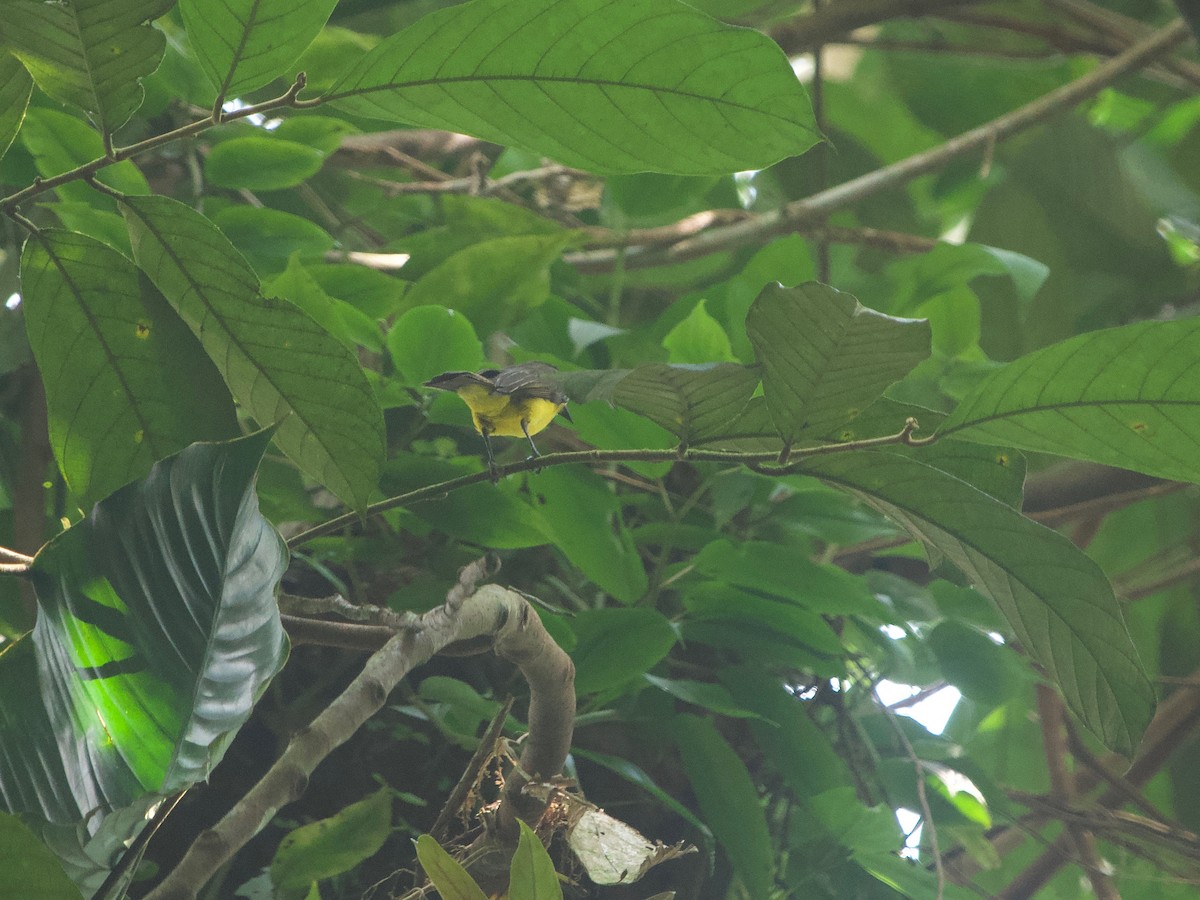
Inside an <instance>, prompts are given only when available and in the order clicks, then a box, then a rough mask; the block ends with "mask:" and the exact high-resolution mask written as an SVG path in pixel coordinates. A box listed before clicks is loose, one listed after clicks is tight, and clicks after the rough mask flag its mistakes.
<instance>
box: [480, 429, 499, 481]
mask: <svg viewBox="0 0 1200 900" xmlns="http://www.w3.org/2000/svg"><path fill="white" fill-rule="evenodd" d="M479 433H480V434H481V435H482V436H483V449H484V450H486V451H487V462H488V475H489V476H490V477H491V479H492V484H496V483H498V482H499V481H500V472H499V471H497V469H496V457H495V456H493V455H492V439H491V436H490V434H491V433H490V432H488V431H486V430H484V431H480V432H479Z"/></svg>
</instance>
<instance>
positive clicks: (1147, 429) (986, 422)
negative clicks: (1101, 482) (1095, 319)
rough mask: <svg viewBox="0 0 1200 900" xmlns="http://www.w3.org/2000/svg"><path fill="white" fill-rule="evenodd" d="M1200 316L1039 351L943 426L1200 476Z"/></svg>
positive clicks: (1168, 473)
mask: <svg viewBox="0 0 1200 900" xmlns="http://www.w3.org/2000/svg"><path fill="white" fill-rule="evenodd" d="M1197 360H1200V320H1197V319H1185V320H1181V321H1176V322H1141V323H1138V324H1136V325H1126V326H1124V327H1121V328H1110V329H1108V330H1105V331H1096V332H1092V333H1090V334H1083V335H1080V336H1078V337H1075V338H1071V339H1070V340H1067V341H1063V342H1062V343H1059V344H1054V345H1053V346H1050V347H1046V348H1044V349H1042V350H1038V351H1035V352H1034V353H1030V354H1028V355H1027V356H1023V357H1021V358H1020V359H1018V360H1016V361H1014V362H1011V363H1009V364H1008V365H1007V366H1005V367H1004V368H1003V369H1000V370H999V371H998V372H996V373H995V374H993V375H991V376H989V377H988V378H986V379H984V381H983V383H982V384H980V385H979V386H978V387H977V388H976V389H975V390H974V391H973V392H972V393H971V394H970V395H969V396H968V397H966V398H965V399H964V400H963V401H962V402H961V403H960V404H959V405H958V407H957V408H956V409H955V410H954V412H953V413H951V415H950V418H948V419H947V420H946V422H945V423H944V424H943V425H942V427H941V429H940V430H939V431H938V434H940V435H943V436H947V437H948V436H950V435H953V436H954V437H956V438H961V439H963V440H968V441H978V442H980V443H984V444H1001V445H1007V446H1013V447H1020V448H1021V449H1023V450H1040V451H1043V452H1046V453H1057V454H1059V455H1061V456H1069V457H1072V458H1075V459H1088V460H1092V461H1093V462H1099V463H1105V464H1107V465H1110V466H1119V467H1121V468H1124V469H1136V470H1137V471H1139V472H1146V473H1147V474H1150V475H1157V476H1159V477H1161V478H1169V479H1173V480H1180V481H1200V377H1198V374H1200V363H1197Z"/></svg>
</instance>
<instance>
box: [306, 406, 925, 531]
mask: <svg viewBox="0 0 1200 900" xmlns="http://www.w3.org/2000/svg"><path fill="white" fill-rule="evenodd" d="M916 427H917V426H916V420H914V419H909V420H908V421H907V422H906V423H905V425H904V428H902V429H901V430H900V431H899V432H897V433H896V434H891V435H885V436H883V437H877V438H864V439H862V440H858V441H846V442H844V443H840V444H821V445H819V446H816V447H805V448H802V449H799V450H796V451H795V452H794V453H793V454H792V456H793V459H796V458H799V461H798V462H793V463H791V464H790V465H786V466H779V467H766V468H764V467H763V466H762V464H763V463H769V462H774V461H776V460H777V459H778V458H779V454H778V453H775V452H773V453H742V452H739V451H733V450H699V449H695V448H692V447H688V448H686V449H680V448H675V449H667V450H571V451H567V452H564V453H548V454H546V455H545V456H536V457H531V458H530V459H526V460H522V461H521V462H517V463H511V464H509V465H507V466H497V467H496V469H495V470H494V472H490V471H487V470H484V471H481V472H476V473H474V474H472V475H462V476H460V477H458V478H452V479H450V480H449V481H443V482H439V483H438V484H430V485H426V486H425V487H421V488H417V489H416V490H412V491H408V492H406V493H403V494H398V495H397V496H395V497H389V498H387V499H386V500H380V501H379V502H378V503H372V504H370V505H369V506H367V508H366V509H365V510H363V512H362V515H360V514H359V513H356V512H351V513H346V514H345V515H341V516H337V517H335V518H333V519H329V520H328V521H326V522H322V523H321V524H320V525H316V526H314V527H312V528H310V529H308V530H307V531H304V532H301V533H300V534H298V535H295V536H294V537H292V538H289V539H288V542H287V543H288V548H289V549H293V550H294V549H295V548H296V547H299V546H302V545H303V544H306V543H308V542H309V541H311V540H313V539H314V538H318V537H322V536H324V535H327V534H332V533H334V532H336V531H339V530H341V529H342V528H344V527H345V526H347V525H351V524H353V523H355V522H358V521H360V520H361V518H363V517H364V516H373V515H378V514H379V513H381V512H386V511H387V510H389V509H396V508H397V507H400V506H407V505H409V504H411V503H416V502H417V501H419V500H428V499H430V498H431V497H440V496H444V495H445V494H448V493H450V492H451V491H455V490H460V489H461V488H465V487H469V486H470V485H472V484H480V483H482V482H485V481H493V480H495V479H497V478H503V477H505V476H506V475H516V474H518V473H521V472H533V471H537V470H539V469H546V468H550V467H551V466H564V465H572V464H575V463H590V464H596V463H604V462H624V463H628V462H680V461H694V462H727V463H740V464H742V465H745V466H747V467H748V468H751V469H752V470H754V471H762V472H763V473H764V474H769V475H783V474H788V473H790V472H795V471H799V470H800V469H801V468H803V466H804V461H805V460H806V459H808V458H810V457H814V456H828V455H830V454H835V453H847V452H850V451H852V450H866V449H870V448H874V447H884V446H889V445H895V444H899V445H905V446H910V447H912V446H924V445H925V444H929V443H932V442H933V441H934V440H936V439H937V437H938V436H937V435H932V436H930V437H929V438H923V439H921V438H914V437H913V432H914V431H915V429H916ZM755 466H758V468H755Z"/></svg>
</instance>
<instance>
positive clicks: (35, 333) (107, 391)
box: [21, 230, 238, 502]
mask: <svg viewBox="0 0 1200 900" xmlns="http://www.w3.org/2000/svg"><path fill="white" fill-rule="evenodd" d="M21 288H22V291H23V292H24V297H25V304H24V308H25V327H26V328H27V330H28V332H29V344H30V347H32V349H33V353H34V356H35V357H36V359H37V362H38V370H39V371H40V373H41V376H42V382H43V383H44V384H45V386H46V405H47V407H48V410H49V415H50V444H51V446H52V447H53V448H54V455H55V458H56V459H57V460H58V464H59V467H60V468H61V469H62V472H63V476H64V477H65V478H66V480H67V484H68V485H70V487H71V490H72V491H73V492H74V493H75V494H76V495H77V496H79V497H81V498H83V499H85V500H87V501H90V502H94V501H96V500H99V499H100V498H102V497H105V496H107V495H108V494H110V493H112V492H113V491H114V490H116V489H117V488H119V487H120V486H121V485H123V484H126V483H127V482H129V481H132V480H133V479H134V478H138V477H140V476H142V475H145V474H146V473H147V472H149V471H150V466H151V464H152V463H153V462H154V461H155V460H157V459H162V458H163V457H165V456H168V455H169V454H171V453H174V452H176V451H177V450H181V449H183V448H184V447H186V446H187V445H188V444H190V443H192V442H193V441H201V440H221V439H224V438H229V437H233V436H234V435H236V434H237V433H238V428H237V418H236V416H235V415H234V411H233V399H232V398H231V397H230V396H229V391H228V389H226V387H225V385H224V384H223V383H222V382H221V376H220V374H219V373H218V372H217V370H216V368H215V367H214V366H213V364H212V362H211V361H210V360H209V358H208V357H207V356H206V355H205V354H204V351H203V350H202V349H201V347H200V344H199V342H198V341H197V340H196V338H195V337H194V336H193V335H192V333H191V332H190V331H188V329H187V328H186V326H184V324H183V322H182V321H180V319H179V317H178V316H177V315H176V314H175V312H174V310H172V309H171V307H170V306H169V305H168V304H167V302H166V301H165V300H164V299H163V297H162V295H161V294H160V293H159V292H158V291H157V290H156V289H155V287H154V286H153V285H152V284H150V282H149V280H148V279H146V278H145V277H144V276H141V275H140V274H139V272H138V270H137V268H136V267H135V266H134V265H133V263H132V262H130V261H129V260H128V259H126V258H125V257H124V256H122V255H121V254H119V253H117V251H115V250H113V249H112V248H110V247H109V246H108V245H106V244H102V243H100V242H99V241H97V240H95V239H93V238H90V237H88V236H87V235H83V234H75V233H73V232H69V231H54V230H46V231H40V232H38V233H37V234H35V235H34V236H33V237H31V238H30V239H29V240H28V241H27V242H26V243H25V251H24V254H23V255H22V258H21Z"/></svg>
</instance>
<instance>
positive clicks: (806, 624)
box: [683, 545, 882, 658]
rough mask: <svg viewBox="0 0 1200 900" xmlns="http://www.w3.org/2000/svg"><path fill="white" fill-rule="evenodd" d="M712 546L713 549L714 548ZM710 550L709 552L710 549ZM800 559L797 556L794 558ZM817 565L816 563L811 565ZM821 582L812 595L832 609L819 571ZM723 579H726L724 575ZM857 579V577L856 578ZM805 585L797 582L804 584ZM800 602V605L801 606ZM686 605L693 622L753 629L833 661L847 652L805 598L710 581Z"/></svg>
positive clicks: (693, 592)
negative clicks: (826, 599)
mask: <svg viewBox="0 0 1200 900" xmlns="http://www.w3.org/2000/svg"><path fill="white" fill-rule="evenodd" d="M710 546H711V545H710ZM706 549H707V548H706ZM792 556H793V557H795V558H798V557H796V555H795V554H792ZM712 561H713V560H712V555H711V554H710V555H709V557H708V558H707V559H706V560H705V563H706V565H707V564H708V563H710V562H712ZM810 565H814V566H815V563H810ZM813 571H814V572H815V573H816V574H817V575H818V578H817V579H816V581H817V584H814V585H813V590H812V593H813V594H814V595H815V596H816V597H818V598H820V599H821V605H822V606H824V605H828V604H827V603H826V601H824V598H823V597H822V594H821V588H820V584H822V583H827V582H825V580H824V579H823V578H821V577H820V575H821V574H823V573H821V571H820V570H819V569H814V570H813ZM719 577H721V578H725V577H726V576H725V575H724V574H723V573H722V574H721V575H720V576H719ZM729 577H730V580H733V581H737V580H738V578H739V576H738V575H736V574H733V575H731V576H729ZM852 577H853V576H852ZM804 583H805V582H799V581H798V582H796V584H804ZM798 601H799V602H798ZM683 605H684V606H685V607H686V609H687V611H688V612H689V613H691V615H690V616H689V617H688V621H690V622H703V623H706V624H713V625H717V626H720V627H724V628H737V627H739V626H740V627H742V628H752V629H753V630H755V631H757V632H758V633H759V634H769V635H771V636H772V638H774V639H778V640H782V641H787V642H789V643H792V644H795V645H799V646H801V647H803V648H805V649H807V650H809V651H811V652H814V653H821V654H824V655H825V656H828V657H830V658H834V657H840V656H843V655H844V654H845V652H846V650H845V648H844V647H843V646H842V643H841V641H840V640H839V639H838V636H837V634H836V633H835V632H834V630H833V629H832V628H830V627H829V623H828V622H826V621H825V619H824V617H823V616H822V615H821V614H819V613H816V612H813V611H812V610H810V609H808V608H807V607H806V605H804V601H803V598H801V597H795V596H792V595H791V594H790V593H789V594H785V595H783V596H780V595H779V594H772V595H771V596H767V597H763V596H760V595H759V594H756V593H752V592H751V591H746V590H741V589H740V588H736V587H732V586H731V585H730V584H728V583H726V582H724V581H706V582H702V583H700V584H697V585H695V586H692V587H689V588H688V590H687V593H686V594H685V595H684V598H683ZM833 605H840V604H833ZM880 612H882V609H881V608H879V607H878V606H876V615H875V616H874V618H880V617H881V616H880V615H879V613H880Z"/></svg>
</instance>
